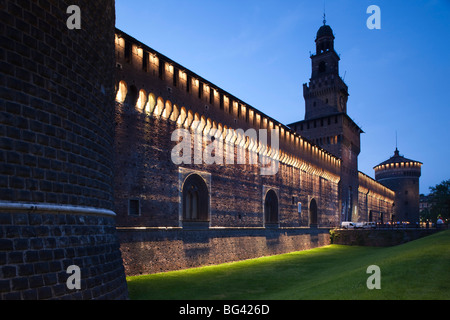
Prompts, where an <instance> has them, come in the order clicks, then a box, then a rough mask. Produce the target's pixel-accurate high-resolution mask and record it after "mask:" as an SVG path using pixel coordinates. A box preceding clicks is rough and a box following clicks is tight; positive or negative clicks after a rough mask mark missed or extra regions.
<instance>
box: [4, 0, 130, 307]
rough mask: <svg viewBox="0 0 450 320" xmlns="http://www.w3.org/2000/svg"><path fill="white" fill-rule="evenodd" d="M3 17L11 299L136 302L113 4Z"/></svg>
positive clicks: (108, 0)
mask: <svg viewBox="0 0 450 320" xmlns="http://www.w3.org/2000/svg"><path fill="white" fill-rule="evenodd" d="M0 10H1V16H2V28H0V29H1V34H2V38H3V39H2V40H3V41H1V50H0V63H1V71H0V92H1V93H0V95H1V102H0V109H1V113H0V122H1V126H0V279H1V280H0V283H1V284H0V299H52V298H56V299H59V298H61V299H67V298H69V299H126V298H127V296H128V293H127V285H126V280H125V274H124V268H123V264H122V258H121V254H120V250H119V243H118V238H117V236H116V228H115V213H114V208H113V184H112V181H113V167H112V165H113V164H112V156H113V138H114V125H113V124H114V122H113V120H114V66H115V56H114V30H115V4H114V0H96V1H91V0H76V1H68V0H55V1H15V0H12V1H6V2H5V3H4V5H2V6H1V9H0Z"/></svg>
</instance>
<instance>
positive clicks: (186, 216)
mask: <svg viewBox="0 0 450 320" xmlns="http://www.w3.org/2000/svg"><path fill="white" fill-rule="evenodd" d="M182 197H183V221H198V222H200V221H202V222H207V221H209V214H208V213H209V192H208V186H207V185H206V182H205V180H203V178H202V177H201V176H199V175H198V174H191V175H189V176H188V177H187V178H186V180H185V181H184V184H183V196H182Z"/></svg>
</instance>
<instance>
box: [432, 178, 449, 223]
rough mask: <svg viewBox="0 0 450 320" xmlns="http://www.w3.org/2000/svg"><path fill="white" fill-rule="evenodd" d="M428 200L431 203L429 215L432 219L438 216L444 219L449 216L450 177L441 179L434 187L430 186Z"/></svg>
mask: <svg viewBox="0 0 450 320" xmlns="http://www.w3.org/2000/svg"><path fill="white" fill-rule="evenodd" d="M428 197H429V201H430V202H431V203H432V207H431V210H430V216H431V218H432V220H433V221H436V220H437V218H438V217H442V218H443V219H444V220H447V219H449V218H450V179H448V180H445V181H442V182H441V183H440V184H437V185H436V186H435V187H430V194H429V196H428Z"/></svg>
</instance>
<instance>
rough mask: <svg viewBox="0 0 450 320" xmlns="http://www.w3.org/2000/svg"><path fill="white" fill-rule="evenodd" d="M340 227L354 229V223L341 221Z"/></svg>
mask: <svg viewBox="0 0 450 320" xmlns="http://www.w3.org/2000/svg"><path fill="white" fill-rule="evenodd" d="M341 227H342V228H344V229H355V223H354V222H351V221H343V222H342V223H341Z"/></svg>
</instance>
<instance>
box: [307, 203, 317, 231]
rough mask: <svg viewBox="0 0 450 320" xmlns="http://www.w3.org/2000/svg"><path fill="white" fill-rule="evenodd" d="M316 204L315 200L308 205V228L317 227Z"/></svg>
mask: <svg viewBox="0 0 450 320" xmlns="http://www.w3.org/2000/svg"><path fill="white" fill-rule="evenodd" d="M317 223H318V222H317V202H316V199H312V200H311V202H310V203H309V226H310V227H317Z"/></svg>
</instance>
